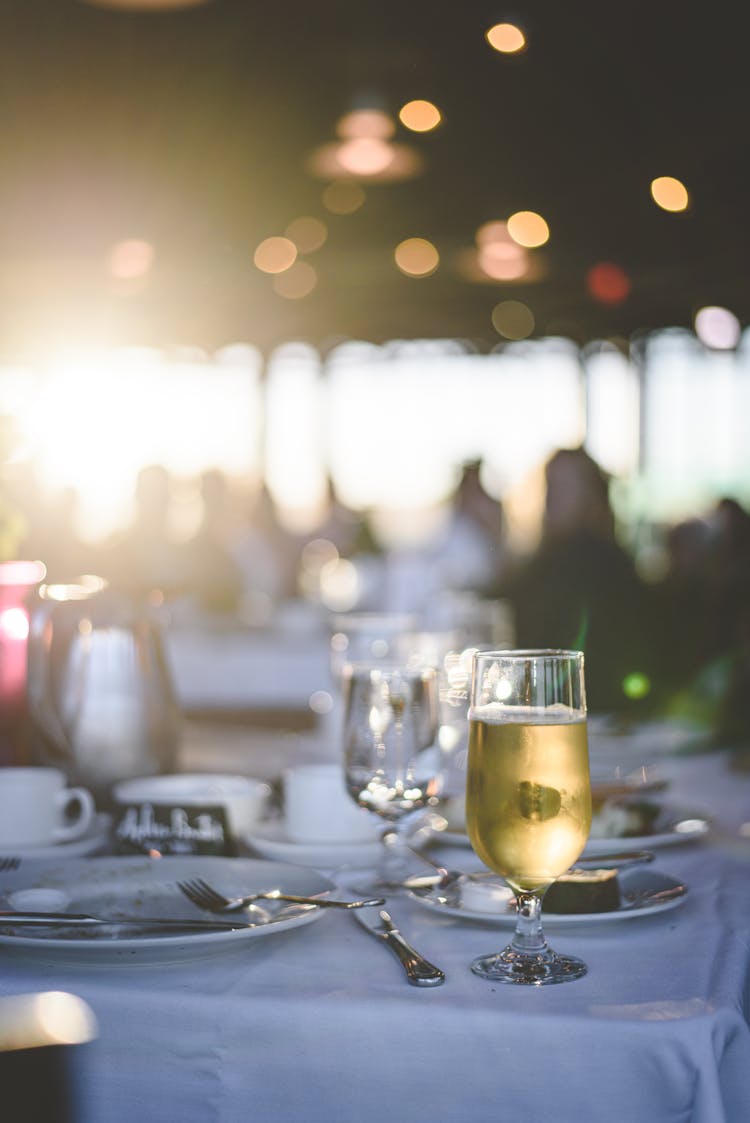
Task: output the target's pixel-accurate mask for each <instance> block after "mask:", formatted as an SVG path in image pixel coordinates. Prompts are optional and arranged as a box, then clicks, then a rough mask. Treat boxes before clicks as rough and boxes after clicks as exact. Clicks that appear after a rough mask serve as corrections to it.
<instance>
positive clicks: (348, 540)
mask: <svg viewBox="0 0 750 1123" xmlns="http://www.w3.org/2000/svg"><path fill="white" fill-rule="evenodd" d="M315 538H322V539H325V540H326V541H327V542H332V543H333V545H334V546H335V547H336V549H337V550H338V552H339V556H340V557H342V558H352V557H355V556H356V555H358V554H376V553H379V551H380V546H379V543H378V540H377V537H376V535H375V534H374V532H373V529H372V527H371V525H370V520H369V519H368V518H367V516H366V515H364V514H361V513H360V512H358V511H355V510H354V509H353V508H352V507H349V506H347V504H346V503H345V502H344V501H343V499H342V498H341V496H340V495H339V492H338V489H337V487H336V484H335V482H334V480H333V478H332V477H331V476H329V477H328V479H327V481H326V500H325V510H324V513H323V516H322V518H321V519H320V521H319V522H318V523H317V524H316V525H315V527H314V528H313V530H312V531H311V532H310V534H309V535H308V539H310V540H312V539H315Z"/></svg>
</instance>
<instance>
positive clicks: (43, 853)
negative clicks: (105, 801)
mask: <svg viewBox="0 0 750 1123" xmlns="http://www.w3.org/2000/svg"><path fill="white" fill-rule="evenodd" d="M111 824H112V816H111V815H107V814H105V813H104V812H101V813H100V814H98V815H97V816H96V818H95V819H94V822H93V823H92V824H91V826H90V827H89V829H88V830H87V831H86V833H85V834H84V835H81V837H80V838H73V839H70V840H69V841H68V842H51V843H49V844H48V845H46V846H11V845H10V844H7V845H5V846H3V847H0V863H1V862H3V860H5V861H9V860H10V859H11V858H17V859H19V860H21V859H23V861H28V860H31V859H33V860H34V861H42V862H47V861H54V860H55V858H88V857H89V856H90V855H91V854H96V853H97V851H99V850H102V849H104V848H105V847H106V845H107V843H108V842H109V828H110V826H111Z"/></svg>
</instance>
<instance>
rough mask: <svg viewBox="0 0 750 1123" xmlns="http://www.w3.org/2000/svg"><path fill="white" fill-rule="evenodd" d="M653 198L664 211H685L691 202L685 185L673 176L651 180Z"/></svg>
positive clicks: (661, 176) (663, 176) (662, 176)
mask: <svg viewBox="0 0 750 1123" xmlns="http://www.w3.org/2000/svg"><path fill="white" fill-rule="evenodd" d="M651 197H652V199H653V200H654V202H655V203H656V205H657V206H659V207H661V209H662V210H663V211H684V210H687V207H688V204H689V202H690V196H689V195H688V190H687V187H685V184H684V183H682V182H681V181H680V180H679V179H675V178H674V176H671V175H660V176H657V178H656V179H652V180H651Z"/></svg>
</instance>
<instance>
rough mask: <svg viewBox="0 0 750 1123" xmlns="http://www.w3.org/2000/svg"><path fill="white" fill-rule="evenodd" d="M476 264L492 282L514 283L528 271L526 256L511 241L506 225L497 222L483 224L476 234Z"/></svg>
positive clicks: (515, 243) (517, 245)
mask: <svg viewBox="0 0 750 1123" xmlns="http://www.w3.org/2000/svg"><path fill="white" fill-rule="evenodd" d="M475 237H476V242H477V262H478V264H479V268H480V269H481V270H482V272H483V273H484V274H485V275H486V276H487V277H490V278H491V279H492V280H493V281H516V280H519V279H520V278H521V277H523V276H525V274H526V272H527V270H528V265H529V261H528V254H527V253H526V250H525V249H524V248H523V247H522V246H520V245H519V244H518V243H517V242H515V241H513V239H512V238H511V236H510V232H509V230H508V224H507V223H506V222H501V221H499V220H495V221H491V222H485V223H484V224H483V225H482V226H480V227H479V229H478V230H477V232H476V235H475Z"/></svg>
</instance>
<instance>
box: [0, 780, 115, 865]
mask: <svg viewBox="0 0 750 1123" xmlns="http://www.w3.org/2000/svg"><path fill="white" fill-rule="evenodd" d="M66 784H67V780H66V777H65V774H64V773H63V772H60V771H58V769H56V768H36V767H32V768H17V767H15V766H12V767H8V768H2V769H0V846H15V847H21V846H28V847H31V848H33V847H35V846H50V845H52V844H54V843H57V842H70V841H72V840H73V839H75V838H81V836H82V835H84V834H85V833H86V831H87V830H88V829H89V827H90V826H91V824H92V822H93V820H94V816H95V814H96V807H95V805H94V797H93V796H92V795H91V792H89V791H87V789H86V788H69V787H67V786H66Z"/></svg>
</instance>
